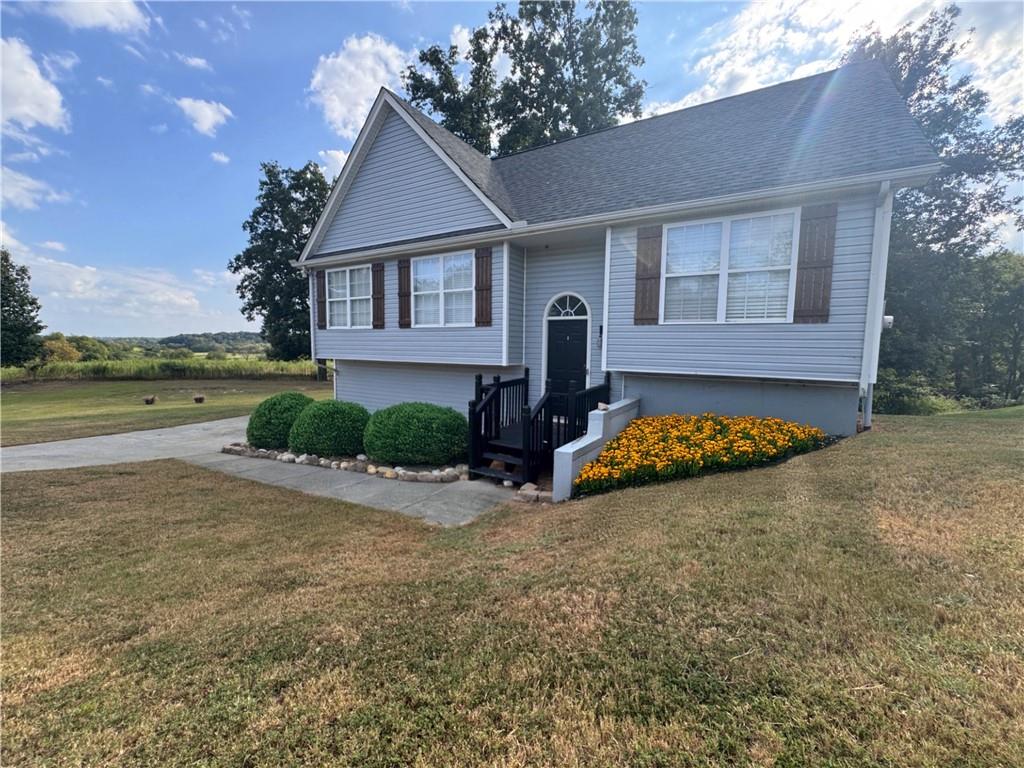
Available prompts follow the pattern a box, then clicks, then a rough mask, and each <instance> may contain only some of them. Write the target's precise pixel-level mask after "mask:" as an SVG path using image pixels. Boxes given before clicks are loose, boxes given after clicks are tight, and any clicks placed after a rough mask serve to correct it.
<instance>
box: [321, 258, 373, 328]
mask: <svg viewBox="0 0 1024 768" xmlns="http://www.w3.org/2000/svg"><path fill="white" fill-rule="evenodd" d="M371 285H372V283H371V279H370V268H369V267H348V268H346V269H331V270H328V271H327V327H328V328H369V327H370V326H371V325H372V320H373V305H372V299H371Z"/></svg>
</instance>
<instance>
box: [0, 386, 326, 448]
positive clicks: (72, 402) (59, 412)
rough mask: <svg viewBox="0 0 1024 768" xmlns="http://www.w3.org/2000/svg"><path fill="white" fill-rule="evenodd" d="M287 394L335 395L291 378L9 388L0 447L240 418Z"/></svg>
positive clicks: (1, 403) (0, 404)
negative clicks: (201, 398) (198, 399)
mask: <svg viewBox="0 0 1024 768" xmlns="http://www.w3.org/2000/svg"><path fill="white" fill-rule="evenodd" d="M285 390H299V391H301V392H305V393H306V394H308V395H310V396H311V397H316V398H323V397H329V396H330V395H331V385H330V383H324V384H318V383H317V382H315V381H313V380H310V379H287V378H271V379H265V380H259V379H213V380H206V381H194V380H189V381H183V380H179V379H170V380H165V381H46V382H33V383H25V384H15V385H10V384H6V385H4V388H3V393H2V396H0V443H2V444H3V445H18V444H21V443H42V442H49V441H51V440H64V439H67V438H71V437H87V436H89V435H106V434H111V433H114V432H127V431H129V430H133V429H155V428H157V427H171V426H175V425H177V424H191V423H194V422H197V421H210V420H211V419H224V418H227V417H229V416H242V415H244V414H247V413H249V412H250V411H251V410H252V409H253V408H254V407H255V406H256V404H257V403H259V402H260V401H261V400H263V399H264V398H266V397H270V395H273V394H276V393H278V392H284V391H285ZM197 394H202V395H205V396H206V402H204V403H203V404H202V405H197V404H195V403H193V402H192V397H193V395H197ZM149 395H156V396H157V402H156V403H154V404H153V405H146V404H144V403H143V398H144V397H147V396H149Z"/></svg>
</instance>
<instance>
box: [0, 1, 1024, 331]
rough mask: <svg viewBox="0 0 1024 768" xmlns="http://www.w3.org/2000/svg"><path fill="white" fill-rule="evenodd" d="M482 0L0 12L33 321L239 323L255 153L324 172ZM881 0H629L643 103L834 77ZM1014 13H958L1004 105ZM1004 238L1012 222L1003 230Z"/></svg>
mask: <svg viewBox="0 0 1024 768" xmlns="http://www.w3.org/2000/svg"><path fill="white" fill-rule="evenodd" d="M491 7H493V4H492V3H415V2H389V3H327V2H323V3H273V2H267V3H199V2H196V3H172V2H161V3H149V4H134V3H130V2H129V3H10V2H5V3H4V4H3V6H2V10H0V21H2V30H3V41H4V42H3V46H4V47H3V94H2V96H3V99H2V112H3V131H4V141H3V149H2V154H3V207H2V221H3V241H4V244H5V245H6V247H8V248H9V249H11V251H12V252H13V253H14V254H15V257H16V259H17V260H19V261H21V262H23V263H27V264H28V265H29V267H30V268H31V270H32V275H33V288H34V290H35V291H36V293H37V294H38V295H39V296H40V299H41V301H42V303H43V313H42V317H43V320H44V322H46V323H47V325H48V326H49V327H50V329H51V330H60V331H64V332H66V333H88V334H95V335H125V336H127V335H169V334H172V333H178V332H198V331H214V330H243V329H253V330H255V329H256V327H255V326H254V325H250V324H247V323H246V322H245V321H244V319H243V318H242V316H241V314H240V313H239V311H238V306H239V301H238V299H237V297H236V296H235V293H234V282H233V280H232V276H231V275H229V274H228V273H227V272H226V269H225V265H226V263H227V261H228V259H229V258H230V257H231V256H232V255H233V254H235V253H236V252H238V251H239V250H240V249H241V248H243V247H244V245H245V235H244V233H243V232H242V230H241V223H242V222H243V221H244V219H245V218H246V216H247V215H248V213H249V211H250V210H251V208H252V205H253V198H254V195H255V193H256V186H257V182H258V178H259V163H260V162H261V161H265V160H277V161H279V162H281V163H282V164H285V165H291V166H299V165H302V164H303V163H305V162H306V161H308V160H315V161H317V162H319V163H320V164H321V165H323V166H324V167H325V169H326V170H327V171H328V172H329V173H330V174H334V173H336V172H337V170H338V169H339V167H340V164H341V162H342V161H343V159H344V156H345V153H347V151H348V150H349V149H350V147H351V144H352V141H353V140H354V138H355V134H356V132H357V131H358V128H359V125H360V123H361V121H362V118H363V117H364V116H365V114H366V112H367V110H368V109H369V106H370V104H371V103H372V100H373V97H374V95H375V94H376V92H377V89H378V87H379V86H381V85H388V86H390V87H393V88H396V89H400V82H399V80H398V74H399V72H400V71H401V69H402V68H403V66H404V64H405V63H406V62H408V61H409V60H410V59H411V58H412V57H413V56H414V55H415V51H416V50H417V49H418V48H421V47H425V46H427V45H429V44H431V43H433V42H442V43H449V42H453V43H456V44H464V43H465V40H466V39H467V36H468V30H469V29H470V28H472V27H474V26H477V25H480V24H482V23H485V22H486V18H487V11H488V10H489V9H490V8H491ZM929 7H931V6H929V5H918V4H911V3H900V2H894V1H893V2H874V1H872V2H851V3H846V4H843V5H842V7H840V6H839V5H838V4H835V3H832V2H820V3H799V2H796V1H795V0H778V1H776V2H763V3H756V4H742V3H702V2H694V3H640V4H639V5H638V12H639V17H640V25H639V28H638V33H637V36H638V40H639V47H640V50H641V53H642V54H643V55H644V56H645V58H646V60H647V63H646V65H645V66H644V68H643V69H642V71H641V73H640V74H641V76H642V77H643V78H644V79H646V81H647V83H648V87H647V96H646V99H645V110H646V111H647V112H648V113H655V112H660V111H666V110H668V109H673V108H678V107H681V106H688V105H691V104H694V103H699V102H701V101H706V100H708V99H712V98H717V97H720V96H726V95H729V94H731V93H737V92H742V91H745V90H750V89H752V88H756V87H759V86H762V85H767V84H770V83H774V82H779V81H782V80H786V79H790V78H792V77H797V76H801V75H805V74H811V73H814V72H819V71H823V70H825V69H829V68H831V67H833V66H834V65H835V64H836V62H837V61H838V58H839V56H840V55H841V54H842V51H843V49H844V47H845V45H846V43H847V41H848V40H849V39H850V37H851V36H852V35H853V34H855V33H856V32H857V31H858V30H860V29H863V28H864V26H865V25H867V24H869V23H874V24H876V25H877V26H879V28H881V29H882V31H883V32H890V31H892V30H893V29H895V28H896V27H897V26H898V25H899V24H900V23H902V22H904V21H907V20H913V19H916V18H920V17H921V16H923V15H924V14H925V13H927V10H928V9H929ZM1022 17H1024V10H1022V6H1021V5H1020V4H1019V3H1003V2H994V3H972V4H968V5H966V6H965V9H964V24H963V26H964V28H965V29H966V28H967V27H968V26H974V27H975V29H976V32H975V37H974V40H973V42H972V44H971V45H970V46H969V48H968V49H967V52H966V56H965V60H964V64H963V67H964V69H965V70H968V71H971V72H972V73H974V74H975V76H976V77H977V78H978V80H979V82H980V84H981V85H982V86H983V87H985V88H986V89H987V90H988V91H989V92H990V93H991V95H992V97H993V104H992V108H991V110H990V112H991V118H992V119H994V120H1002V119H1005V118H1006V117H1007V116H1009V115H1011V114H1019V113H1020V111H1021V108H1022V100H1024V94H1022V92H1024V83H1022V77H1024V75H1022V72H1024V53H1022V51H1021V42H1020V41H1021V39H1022V34H1024V31H1022V26H1024V25H1022ZM1003 232H1004V235H1005V237H1006V238H1007V240H1008V242H1011V243H1012V244H1015V245H1016V246H1017V247H1021V245H1020V233H1017V232H1014V231H1013V230H1012V229H1011V228H1010V227H1009V225H1008V224H1007V223H1005V222H1004V223H1003Z"/></svg>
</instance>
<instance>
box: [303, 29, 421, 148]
mask: <svg viewBox="0 0 1024 768" xmlns="http://www.w3.org/2000/svg"><path fill="white" fill-rule="evenodd" d="M409 60H410V55H409V54H408V53H407V52H405V51H403V50H402V49H401V48H399V47H398V46H397V45H395V44H394V43H391V42H389V41H387V40H385V39H384V38H383V37H381V36H380V35H377V34H373V33H370V34H368V35H363V36H362V37H355V36H352V37H349V38H348V39H346V40H345V42H344V44H343V45H342V47H341V49H340V50H339V51H338V52H336V53H332V54H330V55H328V56H321V57H320V60H319V61H318V62H317V65H316V68H315V69H314V70H313V78H312V80H311V81H310V83H309V90H310V91H311V92H312V97H311V98H312V100H313V102H314V103H315V104H317V105H319V106H320V108H321V109H322V110H323V113H324V118H325V119H326V120H327V123H328V125H330V126H331V128H333V129H334V130H335V132H337V133H338V134H339V135H340V136H343V137H345V138H346V139H350V140H353V139H355V138H356V136H358V135H359V129H360V127H362V124H363V120H365V118H366V115H367V113H369V111H370V107H371V106H373V100H374V98H375V97H376V96H377V92H378V90H379V89H380V87H381V86H386V87H388V88H397V87H399V84H400V81H401V80H400V78H401V73H402V70H403V69H404V68H405V66H406V64H407V63H408V62H409Z"/></svg>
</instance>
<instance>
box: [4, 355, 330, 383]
mask: <svg viewBox="0 0 1024 768" xmlns="http://www.w3.org/2000/svg"><path fill="white" fill-rule="evenodd" d="M272 376H288V377H307V378H313V377H315V376H316V366H315V365H314V364H313V363H312V362H311V361H309V360H293V361H283V360H263V359H261V358H240V357H235V358H229V359H227V360H208V359H206V357H205V356H196V357H191V358H189V359H187V360H173V359H166V358H140V359H138V360H92V361H88V362H81V361H79V362H76V363H66V362H53V363H47V364H46V365H41V366H39V367H37V368H0V382H3V383H4V384H7V383H13V382H20V381H52V380H76V379H250V378H251V379H259V378H268V377H272Z"/></svg>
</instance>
